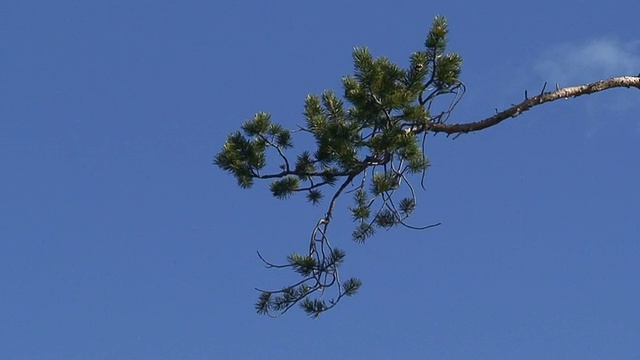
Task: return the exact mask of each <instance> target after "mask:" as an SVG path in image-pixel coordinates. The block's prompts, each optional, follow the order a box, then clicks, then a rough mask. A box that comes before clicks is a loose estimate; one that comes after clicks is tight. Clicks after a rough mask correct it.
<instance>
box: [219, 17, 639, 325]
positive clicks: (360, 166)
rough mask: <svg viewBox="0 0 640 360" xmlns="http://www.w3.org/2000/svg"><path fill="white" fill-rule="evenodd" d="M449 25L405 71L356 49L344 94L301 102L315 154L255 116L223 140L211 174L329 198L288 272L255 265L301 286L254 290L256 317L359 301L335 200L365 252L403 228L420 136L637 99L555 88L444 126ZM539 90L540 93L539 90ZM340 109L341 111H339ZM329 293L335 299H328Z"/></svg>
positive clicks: (458, 90) (279, 194)
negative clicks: (345, 199) (570, 104)
mask: <svg viewBox="0 0 640 360" xmlns="http://www.w3.org/2000/svg"><path fill="white" fill-rule="evenodd" d="M447 31H448V29H447V22H446V20H445V18H443V17H441V16H437V17H436V18H435V19H434V21H433V24H432V26H431V28H430V30H429V31H428V34H427V38H426V40H425V42H424V49H423V50H420V51H417V52H414V53H412V54H411V55H410V56H409V64H408V67H407V68H401V67H399V66H398V65H396V64H394V63H393V62H391V61H390V60H389V59H387V58H385V57H379V58H374V57H373V56H372V54H371V53H370V52H369V50H367V49H366V48H364V47H360V48H355V49H354V51H353V62H354V74H353V75H350V76H345V77H343V78H342V86H343V94H342V97H338V96H337V95H336V94H335V93H334V92H332V91H326V92H324V93H323V94H322V95H320V96H316V95H309V96H307V98H306V99H305V102H304V118H305V121H306V124H305V126H304V127H300V129H298V130H299V131H298V132H299V133H308V134H310V135H311V136H312V137H313V139H314V140H315V149H313V150H305V151H302V152H300V153H299V154H298V155H297V156H295V158H293V157H291V155H290V154H289V152H290V151H291V150H292V148H293V141H292V131H290V130H287V129H285V128H284V127H283V126H281V125H279V124H277V123H274V122H272V121H271V117H270V115H269V114H268V113H265V112H259V113H257V114H256V115H255V116H254V117H253V119H251V120H249V121H246V122H245V123H244V124H242V126H241V130H242V131H237V132H235V133H232V134H230V135H229V136H228V138H227V140H226V142H225V144H224V146H223V148H222V151H220V152H219V153H218V154H217V155H216V156H215V158H214V164H215V165H217V166H218V167H220V168H221V169H223V170H225V171H227V172H229V173H230V174H232V175H233V176H234V177H235V178H236V180H237V182H238V186H240V187H242V188H250V187H251V186H252V185H253V183H254V181H255V180H256V179H265V180H271V184H270V190H271V193H272V195H273V196H274V197H276V198H278V199H287V198H289V197H290V196H292V195H293V194H294V193H304V194H305V196H306V199H307V200H308V201H309V202H310V203H311V204H314V205H318V204H320V203H321V201H322V200H323V199H324V198H325V194H327V193H328V194H329V198H328V201H327V208H326V212H325V213H324V215H322V216H321V217H320V219H319V220H318V222H317V224H316V226H315V227H314V228H313V229H312V232H311V239H310V242H309V250H308V252H306V253H303V254H301V253H292V254H290V255H289V256H288V257H287V260H286V263H284V264H274V263H271V262H269V261H267V260H266V259H264V258H263V257H262V255H261V254H260V253H258V256H259V258H260V259H261V260H262V261H263V262H264V264H265V265H266V266H267V267H268V268H289V269H291V270H293V271H294V272H296V273H297V274H298V275H300V280H299V281H298V282H296V283H294V284H291V285H288V286H285V287H283V288H280V289H278V290H261V289H257V290H258V291H259V292H260V295H259V298H258V301H257V302H256V305H255V308H256V311H257V312H258V313H259V314H267V315H270V316H277V315H278V314H283V313H285V312H287V311H288V310H289V309H291V308H292V307H293V306H295V305H296V304H299V305H300V306H301V307H302V309H303V310H304V311H305V312H306V313H307V314H309V315H310V316H312V317H314V318H315V317H317V316H319V315H320V314H321V313H322V312H324V311H327V310H329V309H331V308H333V307H334V306H335V305H336V304H337V303H338V302H339V301H340V300H341V299H342V298H343V297H345V296H346V297H349V296H352V295H354V294H356V293H357V291H358V289H359V287H360V286H361V282H360V280H358V279H357V278H349V279H346V280H344V281H342V280H341V278H340V274H339V268H340V265H341V264H342V263H343V261H344V259H345V252H344V251H342V250H340V249H339V248H337V247H334V246H333V245H332V244H331V242H330V241H329V237H328V230H329V225H330V223H331V220H332V217H333V214H334V210H335V206H336V202H337V200H338V198H339V197H341V196H344V195H348V196H351V197H352V205H351V206H349V208H348V209H349V211H350V212H351V216H352V218H353V220H354V222H355V228H354V230H353V233H352V238H353V240H355V241H357V242H359V243H363V242H365V241H366V240H367V239H368V238H370V237H371V236H373V235H374V234H375V232H376V230H377V229H389V228H393V227H396V226H405V227H408V228H411V229H426V228H429V227H433V226H437V225H439V224H431V225H428V226H424V227H414V226H411V225H409V224H408V223H407V222H406V221H407V219H408V218H409V217H410V216H411V214H412V212H413V211H414V209H415V208H416V205H417V194H416V187H415V185H414V184H413V183H412V181H415V179H414V178H415V177H416V175H417V177H418V178H420V183H421V184H422V179H424V174H425V171H426V170H427V168H428V167H429V160H428V158H427V157H426V154H425V152H424V144H425V138H426V135H427V134H428V133H431V134H437V133H445V134H447V136H449V135H455V136H458V135H460V134H465V133H470V132H474V131H480V130H483V129H486V128H488V127H491V126H494V125H497V124H499V123H500V122H502V121H504V120H507V119H509V118H513V117H516V116H519V115H520V114H522V113H523V112H524V111H527V110H529V109H531V108H532V107H534V106H537V105H541V104H544V103H548V102H551V101H555V100H558V99H566V98H573V97H577V96H581V95H586V94H591V93H596V92H599V91H602V90H606V89H611V88H617V87H627V88H628V87H635V88H638V89H640V77H633V76H623V77H616V78H612V79H607V80H602V81H598V82H595V83H590V84H585V85H580V86H574V87H568V88H561V89H559V88H556V89H555V90H554V91H550V92H545V88H546V86H543V89H542V91H540V93H539V94H538V95H535V96H533V97H529V96H528V94H527V92H525V96H524V100H523V101H522V102H520V103H519V104H516V105H513V106H512V107H510V108H508V109H506V110H504V111H501V112H497V111H496V114H495V115H493V116H491V117H488V118H486V119H483V120H480V121H476V122H471V123H460V124H449V123H448V122H447V121H448V119H449V117H450V115H451V113H452V112H453V110H454V109H455V107H456V105H457V104H458V102H459V101H460V99H461V97H462V95H463V94H464V92H465V86H464V84H463V83H462V82H461V81H460V79H459V76H460V70H461V65H462V58H461V57H460V56H459V55H458V54H455V53H447V52H446V45H447ZM545 85H546V84H545ZM441 98H445V99H446V98H448V100H449V101H448V104H449V105H448V106H447V107H446V108H444V109H441V110H439V111H435V110H434V109H435V108H436V106H435V105H434V100H436V99H441ZM345 101H346V102H347V103H348V105H345ZM268 151H272V152H274V154H277V155H276V156H277V158H278V159H279V164H278V166H277V169H278V170H277V171H270V172H269V171H267V170H265V168H266V167H267V152H268ZM330 291H333V295H329V292H330Z"/></svg>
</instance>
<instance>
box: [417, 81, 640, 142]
mask: <svg viewBox="0 0 640 360" xmlns="http://www.w3.org/2000/svg"><path fill="white" fill-rule="evenodd" d="M620 87H625V88H630V87H634V88H636V89H638V90H640V75H639V76H620V77H614V78H611V79H607V80H600V81H596V82H593V83H589V84H584V85H579V86H571V87H566V88H561V89H556V90H555V91H551V92H542V93H540V95H537V96H534V97H531V98H528V97H527V96H526V92H525V100H524V101H523V102H521V103H519V104H516V105H513V106H512V107H510V108H508V109H506V110H504V111H501V112H498V113H497V114H495V115H493V116H491V117H488V118H486V119H483V120H480V121H476V122H472V123H466V124H445V123H437V122H428V123H426V124H424V125H422V126H418V127H413V128H411V129H408V131H409V132H413V133H414V134H419V133H422V132H424V131H430V132H433V133H446V134H447V135H451V134H466V133H470V132H474V131H480V130H483V129H486V128H489V127H492V126H494V125H498V124H499V123H501V122H503V121H504V120H507V119H509V118H515V117H517V116H518V115H520V114H522V113H523V112H525V111H527V110H529V109H531V108H532V107H534V106H538V105H542V104H544V103H549V102H552V101H556V100H558V99H568V98H570V97H573V98H575V97H578V96H582V95H589V94H593V93H597V92H600V91H604V90H607V89H614V88H620ZM543 91H544V89H543Z"/></svg>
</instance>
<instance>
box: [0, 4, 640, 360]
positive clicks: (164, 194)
mask: <svg viewBox="0 0 640 360" xmlns="http://www.w3.org/2000/svg"><path fill="white" fill-rule="evenodd" d="M639 13H640V3H638V1H637V0H620V1H551V0H541V1H528V2H518V1H487V2H482V1H469V2H466V3H465V2H460V1H453V2H452V1H441V2H435V1H431V2H430V1H415V0H412V1H401V0H400V1H393V2H390V1H377V0H374V1H345V2H338V1H335V2H327V1H325V2H307V1H71V0H66V1H31V0H21V1H18V0H6V1H2V2H1V4H0V84H2V85H1V86H0V358H2V359H16V360H22V359H65V360H72V359H275V358H279V359H290V358H298V357H303V358H305V359H309V360H311V359H326V358H333V359H546V360H550V359H583V360H584V359H628V360H638V359H640V305H639V304H640V221H639V218H640V191H638V184H639V183H640V166H639V165H640V164H639V161H638V156H637V154H638V153H639V148H638V144H640V120H639V117H638V113H639V112H640V93H639V92H638V91H637V90H635V89H616V90H609V91H607V92H606V93H600V94H596V95H591V96H587V97H584V98H578V99H574V100H570V101H560V102H557V103H553V104H548V105H545V106H543V107H540V108H535V109H533V110H531V111H529V112H527V113H525V114H524V115H523V116H521V117H518V118H516V119H514V120H509V121H507V122H505V123H503V124H501V125H499V126H497V127H495V128H492V129H489V130H486V131H483V132H481V133H477V134H473V135H466V136H461V137H459V138H457V139H456V140H452V139H450V138H449V139H447V138H446V137H444V136H436V137H432V138H429V140H428V144H427V153H428V156H429V158H430V160H431V163H432V166H431V168H430V169H429V170H428V173H427V177H426V187H427V190H426V191H422V192H421V193H420V194H419V205H418V206H419V208H418V210H417V213H416V214H415V215H414V216H413V218H412V223H413V224H415V225H427V224H430V223H434V222H442V225H441V226H439V227H437V228H434V229H430V230H426V231H412V230H408V229H403V228H397V229H394V230H391V231H389V232H385V231H382V232H379V235H378V236H376V237H375V238H373V239H370V240H369V241H368V242H367V244H365V245H359V244H355V243H353V242H352V241H351V240H350V233H351V229H352V224H351V220H350V219H349V218H348V216H347V214H346V213H345V212H344V210H341V211H343V212H342V214H343V215H344V216H343V217H342V218H340V219H336V220H335V223H333V228H332V229H331V231H332V233H331V234H332V242H333V243H334V245H336V246H338V247H341V248H343V249H345V250H347V259H346V263H345V265H344V268H343V276H356V277H359V278H360V279H362V281H363V283H364V284H363V286H362V288H361V291H360V293H359V294H358V296H355V297H353V298H349V299H346V300H345V301H343V302H342V303H341V304H340V305H339V306H338V307H337V308H335V309H334V310H332V311H330V312H328V313H326V314H324V315H322V316H321V317H320V318H319V319H317V320H312V319H309V318H308V317H306V316H305V315H304V313H302V312H301V311H291V312H290V313H288V314H287V315H286V316H284V317H283V318H280V319H276V320H273V319H270V318H267V317H262V316H258V315H257V314H255V312H254V309H253V303H254V302H255V300H256V297H257V292H256V291H255V290H254V287H256V286H258V287H267V288H277V287H278V286H281V285H284V284H286V283H287V282H288V281H290V280H291V278H290V277H289V274H288V273H286V272H280V271H273V270H267V269H264V268H263V266H262V264H261V263H260V261H259V259H258V258H257V257H256V255H255V251H256V250H260V251H261V252H262V253H263V254H264V255H265V256H267V257H268V258H269V259H272V260H274V261H279V260H283V259H284V257H285V256H286V255H287V254H289V253H290V252H292V251H304V249H305V248H306V247H307V246H308V245H307V239H308V236H309V232H310V230H311V229H312V227H313V226H314V224H315V222H316V221H317V220H318V218H319V216H322V214H323V211H324V208H323V207H312V206H310V205H308V204H307V203H306V202H305V201H304V199H303V198H302V197H296V198H293V199H291V200H289V201H279V200H276V199H274V198H272V197H271V195H270V194H269V191H268V186H267V185H268V184H262V183H258V184H256V186H255V187H254V188H253V189H251V190H242V189H239V188H238V187H236V185H235V180H234V179H233V178H232V177H231V176H229V175H227V174H225V173H224V172H222V171H220V170H219V169H218V168H216V167H215V166H213V165H212V158H213V156H214V154H215V153H216V152H217V151H218V150H219V149H220V148H221V146H222V144H223V142H224V140H225V137H226V135H227V134H228V133H229V132H231V131H235V130H236V129H238V128H239V126H240V124H241V123H242V121H244V120H246V119H249V118H250V117H252V116H253V114H254V113H255V112H257V111H268V112H270V113H272V115H273V119H274V121H278V122H281V123H282V124H284V125H285V126H287V127H290V128H294V127H295V125H296V124H299V123H302V122H303V117H302V115H301V113H302V111H303V108H302V106H303V101H304V98H305V96H306V95H307V94H308V93H320V92H322V91H323V90H325V89H335V90H337V92H338V93H340V82H339V81H340V77H341V76H342V75H345V74H349V73H350V72H351V71H352V66H353V65H352V62H351V51H352V49H353V47H354V46H360V45H366V46H368V47H369V48H370V50H371V51H372V52H373V53H374V54H375V55H378V56H381V55H384V56H388V57H390V58H391V59H392V60H394V61H397V62H399V63H400V64H402V65H406V64H407V63H406V60H407V58H408V56H409V54H410V53H411V52H412V51H416V50H420V49H421V48H422V46H423V45H422V44H423V42H424V37H425V34H426V30H427V29H428V27H429V26H430V24H431V21H432V19H433V17H434V16H435V15H437V14H442V15H444V16H446V17H447V18H448V20H449V24H450V28H451V35H450V47H449V49H450V50H451V51H456V52H458V53H460V54H461V55H462V57H463V59H464V65H463V72H462V77H461V78H462V80H463V81H464V82H465V84H466V86H467V89H468V91H467V94H466V96H465V98H464V99H463V102H462V103H461V105H460V106H459V107H458V108H457V110H456V112H455V113H454V114H453V116H452V117H451V118H450V120H449V121H450V122H468V121H473V120H478V119H481V118H484V117H486V116H490V115H492V114H493V113H494V111H495V109H496V108H497V109H504V108H505V107H508V106H509V105H510V104H512V103H516V102H519V101H521V100H522V98H523V96H524V95H523V94H524V90H525V89H528V91H529V94H533V93H536V92H537V91H540V90H541V88H542V85H543V84H544V82H545V81H546V82H548V83H549V85H548V88H549V87H551V86H555V83H558V85H560V86H567V85H573V84H578V83H583V82H590V81H595V80H599V79H601V78H607V77H612V76H618V75H637V74H638V73H639V72H640V25H639V23H638V14H639ZM295 140H296V139H294V141H295ZM299 144H301V145H304V141H301V142H299ZM349 202H350V200H349V199H347V198H345V199H343V201H342V202H340V203H339V205H340V207H341V209H344V208H345V206H347V205H349Z"/></svg>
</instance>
